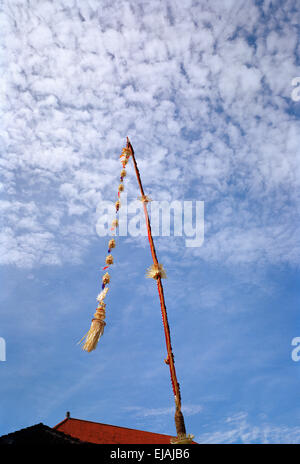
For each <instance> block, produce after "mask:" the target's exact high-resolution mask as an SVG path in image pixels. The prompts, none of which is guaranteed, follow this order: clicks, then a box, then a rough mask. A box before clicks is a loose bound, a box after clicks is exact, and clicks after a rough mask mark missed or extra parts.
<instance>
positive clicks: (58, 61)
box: [0, 0, 300, 266]
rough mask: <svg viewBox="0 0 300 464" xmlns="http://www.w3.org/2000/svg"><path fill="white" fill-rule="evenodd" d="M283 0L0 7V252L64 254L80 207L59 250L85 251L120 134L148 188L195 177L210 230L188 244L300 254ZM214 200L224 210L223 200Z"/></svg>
mask: <svg viewBox="0 0 300 464" xmlns="http://www.w3.org/2000/svg"><path fill="white" fill-rule="evenodd" d="M263 8H264V9H265V11H268V6H267V5H266V4H265V5H264V6H263ZM293 8H294V6H293V3H291V2H285V5H283V6H282V7H281V9H277V10H276V13H275V16H276V18H274V17H273V16H272V15H271V16H270V17H268V19H267V20H265V19H264V18H262V17H261V16H260V14H261V13H260V11H261V7H259V6H257V5H255V4H250V5H247V7H246V6H245V4H244V2H242V1H237V2H228V1H227V2H225V3H224V2H214V3H213V4H212V3H208V2H206V1H204V0H203V1H202V2H200V4H197V5H194V4H193V3H192V2H184V5H182V4H181V3H179V2H172V4H168V3H167V4H166V5H164V6H162V5H161V2H156V1H154V2H151V4H145V3H143V2H141V3H140V2H138V3H128V2H122V1H121V2H118V4H117V5H116V4H115V3H114V2H113V3H112V4H111V3H110V2H107V3H105V2H104V3H103V4H102V6H101V8H100V7H99V4H98V2H95V1H85V2H79V3H76V2H73V1H70V2H66V1H56V2H48V1H44V2H31V3H30V5H27V4H26V5H25V4H24V3H23V2H19V1H16V0H15V1H14V2H11V3H10V4H9V5H5V6H4V12H3V14H2V15H1V18H0V22H1V24H3V28H2V34H3V35H4V41H3V44H4V45H3V53H2V56H3V57H2V61H3V66H2V69H3V77H2V81H1V86H2V87H3V88H4V89H5V101H4V102H3V103H2V113H3V114H2V126H1V133H0V135H1V140H2V142H1V143H2V146H3V149H2V153H3V154H2V160H1V168H2V176H3V185H5V187H3V188H2V193H3V192H4V193H5V201H7V202H9V204H10V207H9V211H10V213H9V218H8V221H9V227H8V228H7V229H4V230H3V234H4V238H3V240H4V241H5V243H6V247H7V249H6V251H5V252H4V253H3V254H2V263H11V262H14V263H15V264H17V265H19V266H24V263H29V264H30V266H34V265H38V264H40V263H41V262H43V260H44V259H46V260H48V261H49V260H52V262H54V263H58V262H61V263H63V262H64V260H65V259H66V253H65V251H64V250H65V241H64V237H65V236H66V231H67V230H69V229H72V228H74V227H75V224H76V228H77V231H78V233H79V234H80V232H79V231H80V230H81V228H80V227H79V224H78V222H76V221H77V219H78V217H82V216H83V215H85V224H89V225H90V226H89V227H87V229H88V230H85V231H84V233H85V234H86V235H85V236H84V237H81V238H80V240H79V242H80V245H79V244H78V247H77V248H76V250H72V251H70V254H72V253H73V252H74V259H75V260H76V261H77V260H79V259H80V255H81V253H84V250H85V249H86V247H87V246H88V245H89V243H90V240H91V239H92V238H93V234H94V233H95V232H94V231H95V227H94V226H95V224H94V222H93V221H95V209H96V205H97V202H98V201H99V200H100V199H101V198H102V197H103V198H104V197H105V199H113V198H114V197H115V195H116V188H117V183H118V174H119V165H118V156H119V153H120V151H121V148H122V146H123V144H124V143H125V137H126V135H129V136H130V137H131V139H132V143H133V145H134V147H135V149H136V154H137V158H138V161H139V166H140V169H141V173H142V175H143V180H144V184H145V187H146V190H147V191H148V190H149V191H150V192H151V194H152V195H153V193H154V194H155V197H156V199H161V197H162V196H164V197H167V196H168V195H169V196H171V197H172V198H173V199H183V198H184V197H185V196H186V195H187V194H188V195H190V191H191V190H192V191H193V193H192V195H194V196H197V198H196V199H201V200H205V202H206V204H207V205H208V207H210V212H209V214H208V216H207V217H206V220H207V226H208V227H211V232H212V234H211V235H208V236H207V240H206V241H205V243H204V246H203V249H202V250H200V251H199V250H195V253H196V254H199V253H200V254H201V256H202V257H203V258H205V259H209V260H210V259H213V260H218V259H219V260H222V262H228V263H230V262H246V263H247V262H251V261H252V262H253V261H260V262H265V263H266V262H272V263H279V262H288V263H290V264H293V265H294V264H296V263H297V262H299V261H298V260H299V242H298V239H297V232H298V229H297V227H296V221H295V217H296V216H297V215H298V214H299V211H298V209H297V207H296V205H297V201H298V196H299V193H298V192H299V179H300V176H299V165H300V164H299V146H300V144H299V142H300V140H299V121H298V120H297V119H296V118H295V116H294V115H293V114H291V113H289V112H288V111H287V110H289V105H291V101H290V93H291V85H290V83H291V80H292V78H293V77H294V76H296V75H298V74H299V72H298V69H297V66H296V64H295V63H296V55H295V51H296V46H297V31H296V24H297V21H296V13H295V12H293ZM285 18H288V19H289V22H286V20H285ZM278 27H280V34H279V32H278V31H279V29H278ZM249 37H250V38H252V39H251V40H250V38H249ZM288 99H289V100H288ZM128 171H129V175H128V182H127V185H126V188H127V191H128V192H129V193H130V194H132V195H133V196H134V197H136V196H137V194H138V193H137V189H136V183H135V180H133V179H134V177H133V175H134V174H133V170H132V166H130V167H129V170H128ZM224 198H226V203H227V207H226V208H227V211H232V215H230V214H227V213H226V214H225V213H224V212H221V213H220V208H218V206H217V205H220V206H222V205H223V201H224ZM20 202H21V203H22V204H24V205H26V204H31V203H32V202H34V203H35V204H36V208H37V212H35V214H34V217H33V218H31V220H29V218H25V217H24V214H23V212H22V211H20V210H17V211H14V207H15V205H16V204H17V203H20ZM237 205H238V214H237V213H236V211H237ZM46 208H47V211H48V214H47V218H46V217H45V215H44V214H43V213H42V212H43V211H44V210H45V209H46ZM228 208H229V209H228ZM217 210H218V211H219V213H218V214H217V213H214V211H217ZM12 211H14V213H13V214H12ZM58 211H59V213H58ZM207 211H209V208H208V209H207ZM275 212H276V214H277V215H278V218H280V219H278V221H277V222H278V223H277V224H274V213H275ZM262 216H263V221H262V220H261V217H262ZM62 217H64V221H62V220H61V218H62ZM76 218H77V219H76ZM19 223H20V224H21V225H22V224H23V225H26V227H27V234H29V235H30V233H37V231H38V233H39V234H41V235H39V240H38V241H37V243H38V244H39V245H38V246H36V247H35V246H32V247H31V248H30V247H28V246H25V243H27V242H28V237H29V235H26V236H24V237H23V238H22V239H21V238H20V237H19V235H18V234H19V232H18V229H19ZM54 224H57V226H59V230H58V229H57V230H56V231H55V230H54ZM5 231H6V232H5ZM5 234H6V235H5ZM41 237H44V239H41ZM45 237H46V238H47V239H46V240H45ZM46 244H47V250H46V248H43V246H46ZM43 253H44V254H45V256H44V257H43ZM70 254H69V256H70ZM50 255H51V256H52V258H50ZM70 259H72V258H71V257H70Z"/></svg>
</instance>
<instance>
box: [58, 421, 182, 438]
mask: <svg viewBox="0 0 300 464" xmlns="http://www.w3.org/2000/svg"><path fill="white" fill-rule="evenodd" d="M69 420H76V421H79V422H89V423H91V424H97V425H105V426H108V427H114V428H117V429H126V430H134V431H135V432H142V433H150V434H152V435H162V436H163V437H171V438H174V437H175V435H167V434H165V433H158V432H149V431H148V430H140V429H133V428H130V427H122V426H120V425H111V424H104V423H103V422H95V421H91V420H87V419H77V418H76V417H67V418H65V419H64V420H63V421H61V422H59V423H58V424H57V425H55V426H54V427H53V428H54V429H56V427H58V426H60V425H62V424H63V423H64V422H67V421H69Z"/></svg>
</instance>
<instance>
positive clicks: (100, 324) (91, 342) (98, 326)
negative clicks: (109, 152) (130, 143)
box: [79, 147, 131, 352]
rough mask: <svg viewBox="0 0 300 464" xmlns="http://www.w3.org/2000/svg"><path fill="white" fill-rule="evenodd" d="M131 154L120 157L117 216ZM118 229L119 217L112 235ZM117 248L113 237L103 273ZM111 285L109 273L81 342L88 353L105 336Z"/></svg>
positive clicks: (114, 222)
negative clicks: (106, 298)
mask: <svg viewBox="0 0 300 464" xmlns="http://www.w3.org/2000/svg"><path fill="white" fill-rule="evenodd" d="M130 154H131V153H130V150H129V149H128V148H127V147H126V148H123V150H122V155H121V156H120V158H121V163H122V168H123V169H122V171H121V176H120V180H121V183H120V185H119V187H118V200H117V201H116V203H115V207H116V215H118V212H119V209H120V207H121V201H120V196H121V192H123V191H124V177H126V169H125V166H126V164H127V162H128V159H129V157H130ZM118 227H119V220H118V217H116V218H115V219H114V220H113V221H112V224H111V228H110V230H111V232H112V235H115V232H116V229H117V228H118ZM115 247H116V242H115V239H114V237H112V238H111V239H110V240H109V243H108V253H109V254H108V255H107V256H106V258H105V266H104V267H103V268H102V270H103V271H104V270H106V269H108V268H109V267H110V266H112V265H113V263H114V258H113V256H112V255H111V254H110V253H111V250H113V249H114V248H115ZM109 283H110V275H109V273H108V272H106V273H105V274H104V275H103V277H102V291H101V293H99V295H98V296H97V301H98V303H99V304H98V307H97V309H96V312H95V314H94V317H93V319H92V324H91V327H90V330H89V331H88V332H87V334H86V335H85V336H84V337H83V338H82V339H81V340H80V342H79V343H81V344H83V350H85V351H88V352H89V351H93V350H94V349H95V348H96V347H97V344H98V341H99V339H100V337H101V336H102V335H103V332H104V327H105V325H106V322H105V320H104V319H105V303H104V299H105V297H106V294H107V292H108V287H107V285H108V284H109Z"/></svg>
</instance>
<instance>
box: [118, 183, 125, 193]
mask: <svg viewBox="0 0 300 464" xmlns="http://www.w3.org/2000/svg"><path fill="white" fill-rule="evenodd" d="M123 191H124V185H123V184H120V185H119V192H123Z"/></svg>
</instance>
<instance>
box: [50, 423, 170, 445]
mask: <svg viewBox="0 0 300 464" xmlns="http://www.w3.org/2000/svg"><path fill="white" fill-rule="evenodd" d="M53 428H54V430H58V431H60V432H64V433H66V434H68V435H70V436H71V437H74V438H78V439H79V440H82V441H84V442H88V443H97V444H98V443H99V444H101V443H102V444H170V440H171V438H174V437H172V436H171V435H162V434H160V433H152V432H145V431H143V430H136V429H129V428H126V427H118V426H116V425H108V424H101V423H98V422H91V421H87V420H82V419H74V418H71V417H66V419H64V420H63V421H62V422H60V423H59V424H57V425H56V426H55V427H53Z"/></svg>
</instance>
